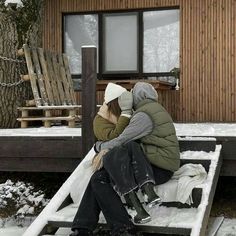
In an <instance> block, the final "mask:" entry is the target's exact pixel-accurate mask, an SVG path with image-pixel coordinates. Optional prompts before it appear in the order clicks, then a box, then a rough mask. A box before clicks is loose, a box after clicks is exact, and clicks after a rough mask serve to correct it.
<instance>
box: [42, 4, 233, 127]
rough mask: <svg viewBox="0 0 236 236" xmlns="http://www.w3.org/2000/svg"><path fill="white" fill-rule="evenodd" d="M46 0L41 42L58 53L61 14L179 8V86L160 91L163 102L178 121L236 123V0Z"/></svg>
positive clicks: (60, 47) (60, 48) (60, 38)
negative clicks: (178, 87)
mask: <svg viewBox="0 0 236 236" xmlns="http://www.w3.org/2000/svg"><path fill="white" fill-rule="evenodd" d="M45 2H46V6H45V17H44V35H43V46H44V48H46V49H50V50H55V51H57V52H60V51H61V50H62V13H63V12H64V13H65V12H80V11H81V12H84V11H97V10H98V11H99V10H114V9H118V10H119V9H136V8H150V7H168V6H179V7H180V14H181V20H180V28H181V34H180V35H181V40H180V41H181V47H180V61H181V66H180V69H181V80H180V90H179V91H160V92H159V94H160V97H161V102H162V104H163V105H164V106H165V107H166V108H167V110H168V111H169V112H170V113H171V115H172V117H173V118H174V120H175V121H177V122H235V120H236V112H235V108H236V98H235V96H236V82H235V80H236V35H235V32H236V0H135V1H134V0H46V1H45ZM99 96H100V98H101V97H102V95H99ZM77 97H78V98H79V95H77Z"/></svg>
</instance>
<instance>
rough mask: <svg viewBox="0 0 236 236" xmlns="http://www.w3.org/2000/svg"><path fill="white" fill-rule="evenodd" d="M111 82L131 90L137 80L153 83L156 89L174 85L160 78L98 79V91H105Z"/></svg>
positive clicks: (166, 88)
mask: <svg viewBox="0 0 236 236" xmlns="http://www.w3.org/2000/svg"><path fill="white" fill-rule="evenodd" d="M109 82H112V83H115V84H119V85H120V86H122V87H125V88H126V89H128V90H130V89H132V88H133V87H134V85H135V84H136V83H137V82H146V83H149V84H151V85H152V86H153V87H154V88H155V89H156V90H170V89H171V88H172V87H173V85H171V84H170V83H167V82H164V81H159V80H147V79H146V80H98V81H97V85H96V90H97V91H104V90H105V88H106V86H107V84H108V83H109Z"/></svg>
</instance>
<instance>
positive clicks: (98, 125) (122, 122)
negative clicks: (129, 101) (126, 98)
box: [93, 115, 130, 141]
mask: <svg viewBox="0 0 236 236" xmlns="http://www.w3.org/2000/svg"><path fill="white" fill-rule="evenodd" d="M129 121H130V119H129V118H128V117H125V116H120V117H119V119H118V122H117V124H116V125H115V124H113V123H111V122H109V121H108V120H106V119H104V118H103V117H101V116H100V115H96V116H95V118H94V121H93V130H94V135H95V136H96V138H97V139H98V140H101V141H108V140H111V139H114V138H116V137H118V136H119V135H120V134H121V133H122V132H123V130H124V129H125V127H126V126H127V125H128V124H129Z"/></svg>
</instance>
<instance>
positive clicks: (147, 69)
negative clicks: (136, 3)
mask: <svg viewBox="0 0 236 236" xmlns="http://www.w3.org/2000/svg"><path fill="white" fill-rule="evenodd" d="M143 24H144V30H143V32H144V33H143V35H144V40H143V72H144V73H153V72H154V73H155V72H168V71H170V70H171V69H173V68H174V67H179V10H171V11H170V10H165V11H147V12H144V13H143Z"/></svg>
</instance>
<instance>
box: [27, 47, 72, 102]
mask: <svg viewBox="0 0 236 236" xmlns="http://www.w3.org/2000/svg"><path fill="white" fill-rule="evenodd" d="M23 49H24V55H25V59H26V64H27V69H28V75H29V78H30V83H31V88H32V92H33V96H34V100H35V104H36V106H37V107H40V106H62V105H63V106H65V105H76V100H75V94H74V89H73V81H72V77H71V74H70V69H69V63H68V58H67V56H66V55H65V54H56V53H52V52H48V51H47V52H46V51H44V50H43V49H42V48H29V46H28V45H26V44H25V45H24V46H23Z"/></svg>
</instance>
